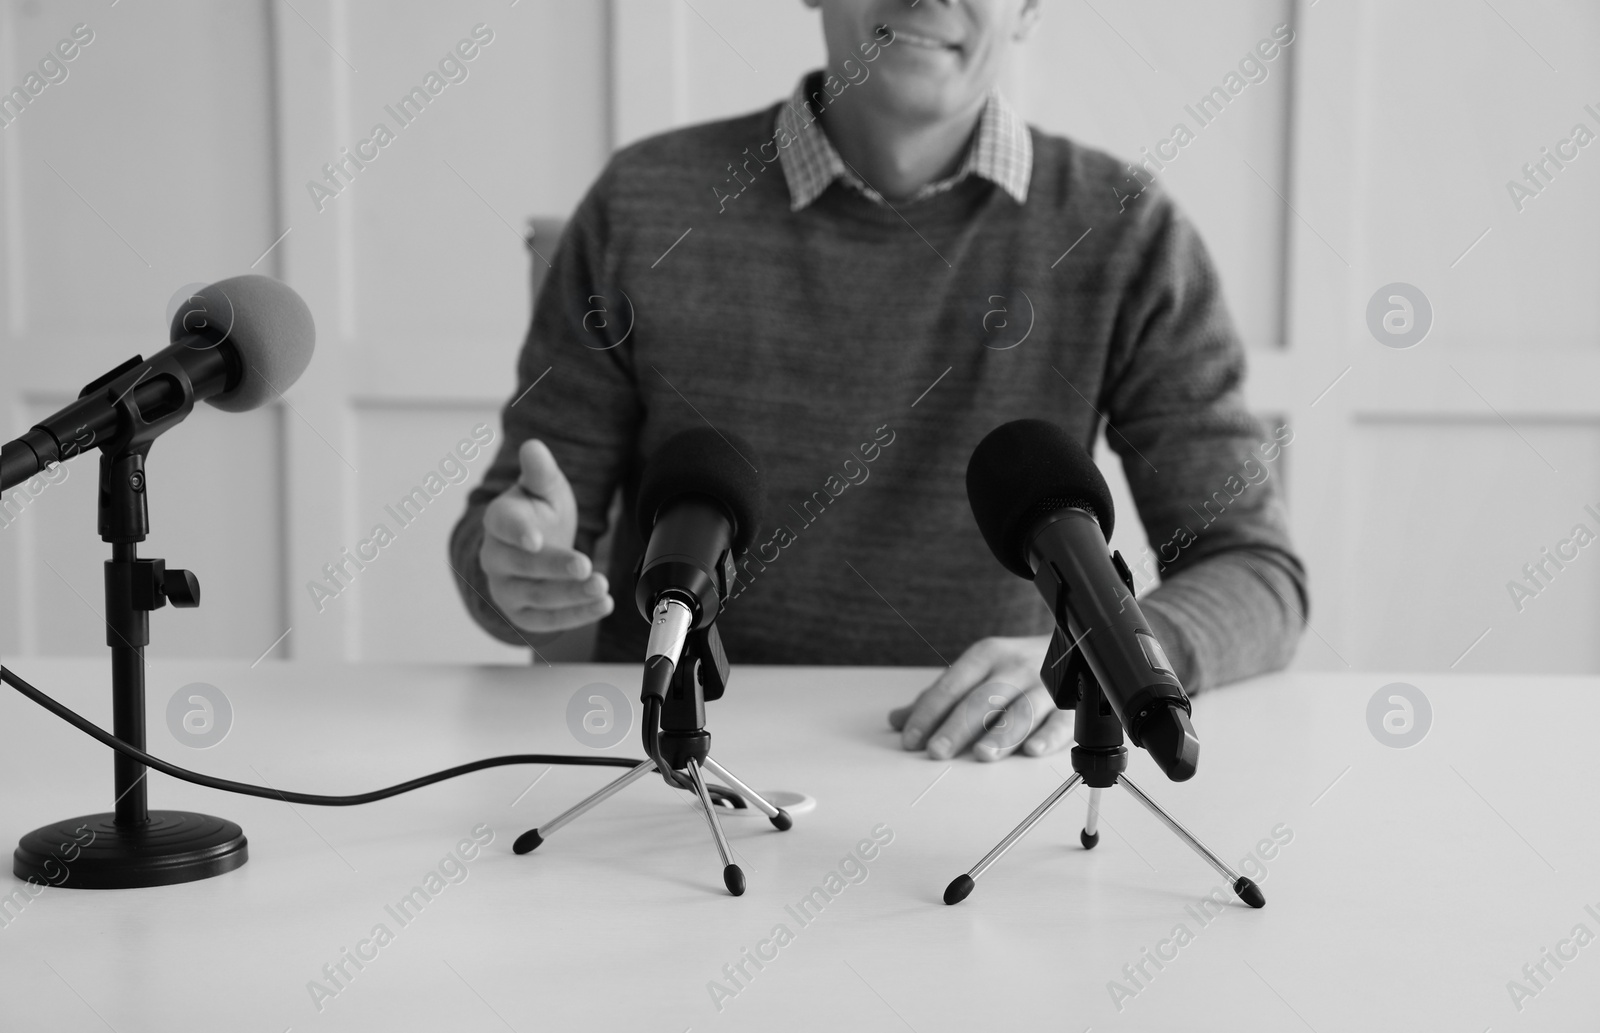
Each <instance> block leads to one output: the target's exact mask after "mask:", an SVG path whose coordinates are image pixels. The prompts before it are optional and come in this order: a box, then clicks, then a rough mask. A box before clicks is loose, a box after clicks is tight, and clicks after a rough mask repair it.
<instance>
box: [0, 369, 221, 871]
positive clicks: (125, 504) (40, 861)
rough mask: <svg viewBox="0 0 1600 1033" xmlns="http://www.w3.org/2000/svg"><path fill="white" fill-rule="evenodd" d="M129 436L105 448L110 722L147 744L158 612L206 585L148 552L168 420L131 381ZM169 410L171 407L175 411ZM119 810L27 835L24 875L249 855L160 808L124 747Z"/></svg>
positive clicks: (126, 394) (18, 867) (162, 866)
mask: <svg viewBox="0 0 1600 1033" xmlns="http://www.w3.org/2000/svg"><path fill="white" fill-rule="evenodd" d="M122 396H123V402H122V404H123V405H124V406H127V407H129V408H128V409H127V412H126V413H125V419H124V421H123V426H124V433H125V434H126V435H127V437H126V439H125V440H123V441H121V442H119V443H118V444H117V446H116V447H112V446H111V445H107V447H106V448H105V450H104V452H103V453H102V454H101V456H100V501H99V527H100V537H101V539H102V540H103V541H106V542H109V543H111V559H110V560H109V561H107V563H106V565H105V599H106V617H105V624H106V644H107V645H108V646H110V647H111V720H112V731H113V733H114V734H115V735H116V737H117V738H118V739H121V740H122V741H123V742H126V743H129V744H131V745H133V746H136V747H138V748H139V749H141V750H143V749H144V748H145V734H144V732H145V700H144V647H145V646H147V645H149V644H150V611H151V610H155V609H159V608H160V607H162V606H165V605H166V604H167V603H169V602H170V603H171V604H172V605H173V606H178V607H191V606H198V605H200V583H199V581H197V580H196V579H195V576H194V575H193V574H191V573H189V572H188V571H186V570H177V569H174V568H170V567H168V566H167V565H166V562H165V561H164V560H159V559H148V558H141V557H140V556H139V551H138V550H139V545H138V543H140V542H142V541H144V540H145V538H146V537H147V536H148V534H149V530H150V519H149V506H148V502H147V500H148V497H149V491H148V487H149V486H148V484H147V482H146V478H145V469H144V459H145V454H146V453H147V452H149V450H150V439H151V438H152V437H153V436H154V435H155V434H156V433H159V430H158V429H156V428H158V427H159V426H160V420H159V419H157V420H156V421H155V422H151V421H150V420H146V419H145V416H144V414H141V413H140V412H139V411H138V406H137V404H136V402H135V400H134V398H133V395H132V386H131V385H130V386H129V387H128V389H127V390H125V391H123V392H122ZM168 415H169V416H170V414H168ZM112 763H113V765H114V766H113V768H112V772H113V778H114V784H115V788H116V794H117V795H116V798H115V800H114V801H113V803H112V812H108V813H104V814H90V815H85V816H83V817H79V818H69V819H68V820H66V821H58V822H54V823H52V824H50V825H46V826H44V827H43V828H37V829H34V830H33V831H32V832H30V833H28V834H27V835H25V836H23V837H22V841H21V842H20V843H19V844H18V845H17V849H16V852H15V853H14V854H13V855H12V862H11V871H12V873H13V874H14V875H16V877H17V878H19V879H25V880H32V881H34V882H42V883H44V884H45V885H50V886H65V887H68V888H71V889H130V888H132V887H136V886H169V885H172V884H174V883H179V882H193V881H194V880H196V879H209V878H211V877H212V876H214V875H221V874H223V873H224V872H231V871H233V870H234V869H235V868H237V867H239V866H240V865H242V864H244V863H245V861H246V860H248V859H249V856H250V854H249V844H248V843H247V841H246V840H245V836H244V831H243V830H242V829H240V828H239V826H238V825H236V824H234V823H233V822H231V821H226V820H224V819H222V818H213V817H211V816H210V815H207V814H195V813H193V812H191V811H152V810H150V808H149V797H148V793H147V791H146V789H147V785H148V783H147V782H146V780H145V774H146V768H145V766H144V765H143V764H141V763H139V762H138V761H135V760H130V759H129V758H127V757H124V756H123V755H122V754H120V753H118V754H117V755H116V756H115V758H114V759H113V761H112Z"/></svg>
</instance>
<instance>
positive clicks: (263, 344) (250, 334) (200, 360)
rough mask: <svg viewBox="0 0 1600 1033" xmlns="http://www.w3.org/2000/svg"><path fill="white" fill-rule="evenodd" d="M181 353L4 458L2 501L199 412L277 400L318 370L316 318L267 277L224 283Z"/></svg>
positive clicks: (184, 337) (177, 346) (179, 347)
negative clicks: (80, 460)
mask: <svg viewBox="0 0 1600 1033" xmlns="http://www.w3.org/2000/svg"><path fill="white" fill-rule="evenodd" d="M170 339H171V341H172V343H171V345H170V346H168V347H167V348H165V349H163V350H162V351H160V352H157V353H156V354H155V355H152V356H151V357H150V358H149V359H144V358H141V357H140V356H138V355H135V356H134V357H133V358H131V359H129V360H128V361H127V362H124V363H123V364H122V365H120V366H118V367H116V368H115V369H113V370H111V371H110V372H108V373H106V374H105V375H104V376H102V377H100V378H99V379H97V380H95V381H93V382H92V383H90V384H89V385H88V386H87V387H85V388H84V389H83V391H82V392H81V393H80V394H79V396H78V399H77V401H75V402H73V403H72V404H70V405H68V406H66V407H65V408H64V409H62V410H61V411H60V412H57V413H56V414H55V415H53V416H51V417H49V418H48V419H46V420H44V421H42V422H40V423H38V424H35V425H34V427H33V428H32V429H31V430H29V431H28V432H27V433H26V434H24V435H22V437H20V438H17V439H15V440H13V441H9V442H7V443H6V444H5V445H4V447H3V448H0V491H5V490H6V489H9V488H11V487H12V486H14V485H16V484H20V483H21V482H23V481H25V480H27V479H28V478H30V477H32V476H34V475H35V474H37V473H39V472H40V471H41V470H44V469H46V468H47V467H49V466H51V465H53V464H55V463H58V462H62V461H65V460H67V459H70V458H72V457H73V456H76V455H79V454H80V453H82V452H85V451H87V450H89V449H91V448H100V449H106V450H107V451H108V453H109V452H110V451H113V450H116V449H121V448H126V447H128V446H129V445H133V444H137V443H139V442H142V441H148V440H151V439H153V438H155V437H156V436H158V435H159V434H161V433H162V432H164V431H166V430H168V429H169V428H171V427H172V426H174V425H176V424H177V423H179V422H181V421H182V420H183V419H184V418H185V417H186V416H188V415H189V413H190V412H191V411H192V410H193V409H194V405H195V403H196V402H201V401H205V402H209V403H211V404H212V405H214V406H216V407H217V408H218V409H222V410H223V411H225V412H244V411H245V410H247V409H254V408H256V407H257V406H260V405H263V404H264V403H266V402H268V401H270V400H271V399H273V398H276V397H277V396H278V395H279V394H280V393H281V392H283V391H285V390H287V389H288V387H289V385H290V384H293V383H294V382H295V380H297V379H298V378H299V376H300V374H301V373H303V372H304V371H305V368H306V366H307V364H309V363H310V361H311V353H312V350H313V348H314V346H315V344H316V328H315V326H314V325H313V323H312V320H311V310H310V309H308V308H307V307H306V303H305V302H304V301H302V300H301V299H300V295H298V294H296V293H295V292H294V291H293V290H292V289H291V288H290V287H288V286H287V285H286V284H283V283H280V282H279V281H277V280H273V279H270V278H269V277H265V276H235V277H233V278H231V279H227V280H219V281H217V282H216V283H213V284H211V285H210V286H208V287H205V288H202V289H201V290H200V291H198V292H197V293H195V294H193V295H191V296H190V297H189V298H188V299H187V300H186V301H185V303H184V304H183V305H182V306H181V307H180V308H179V309H178V311H177V313H176V314H175V315H174V316H173V320H172V328H171V338H170Z"/></svg>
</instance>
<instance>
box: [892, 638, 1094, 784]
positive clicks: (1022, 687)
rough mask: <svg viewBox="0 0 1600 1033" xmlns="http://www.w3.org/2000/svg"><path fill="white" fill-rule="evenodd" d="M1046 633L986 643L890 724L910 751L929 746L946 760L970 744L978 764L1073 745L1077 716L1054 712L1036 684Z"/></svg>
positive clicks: (974, 646) (936, 757) (981, 642)
mask: <svg viewBox="0 0 1600 1033" xmlns="http://www.w3.org/2000/svg"><path fill="white" fill-rule="evenodd" d="M1049 647H1050V636H1049V635H1038V636H1035V637H1031V638H986V639H980V640H979V641H977V642H974V643H973V644H972V645H971V646H970V647H969V648H968V649H967V651H966V652H965V653H962V654H961V656H960V657H959V658H958V659H957V660H956V662H955V663H953V664H951V665H950V668H949V669H948V670H947V671H945V672H944V673H943V674H941V675H939V677H938V678H937V679H935V680H934V683H933V684H932V685H930V686H928V687H927V688H926V689H923V690H922V692H921V693H920V694H919V695H918V696H917V698H916V699H915V700H913V701H912V702H911V704H910V705H909V706H904V707H896V708H895V709H893V710H891V711H889V726H890V727H891V728H893V729H894V730H895V731H897V732H899V733H900V743H901V745H902V746H904V747H905V748H906V749H908V750H920V749H923V748H924V747H926V748H927V751H928V756H929V757H931V758H933V759H934V760H946V759H948V758H950V757H953V756H955V755H956V754H957V753H960V752H961V751H962V750H964V749H966V748H967V747H968V746H971V747H972V754H973V756H975V757H977V758H978V759H979V760H999V759H1000V758H1001V757H1008V756H1010V755H1011V754H1012V753H1015V752H1016V751H1017V750H1018V749H1019V748H1020V749H1021V750H1022V752H1023V753H1025V754H1027V755H1028V756H1030V757H1038V756H1043V755H1044V754H1046V753H1054V752H1056V751H1057V750H1059V749H1061V748H1062V747H1064V746H1066V745H1067V744H1069V743H1070V742H1072V712H1071V711H1069V710H1057V709H1056V705H1055V701H1054V700H1052V699H1051V698H1050V693H1049V692H1048V691H1047V690H1046V689H1045V687H1044V683H1043V682H1041V681H1040V680H1039V665H1040V664H1042V663H1043V662H1044V655H1045V651H1046V650H1047V649H1049Z"/></svg>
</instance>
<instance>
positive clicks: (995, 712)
mask: <svg viewBox="0 0 1600 1033" xmlns="http://www.w3.org/2000/svg"><path fill="white" fill-rule="evenodd" d="M1022 695H1024V692H1023V690H1022V688H1021V687H1020V686H1018V685H1014V684H1010V683H1007V682H1003V681H994V680H989V681H985V682H983V684H981V685H978V686H975V687H974V688H972V689H971V690H970V691H969V692H968V693H967V694H966V695H965V696H964V697H963V698H962V699H961V701H960V702H959V703H957V704H956V706H955V707H954V709H952V710H951V711H950V715H949V716H948V717H946V718H945V719H944V723H943V724H941V725H939V729H938V731H936V732H934V733H933V736H932V738H930V739H929V740H928V756H929V757H932V758H933V759H934V760H947V759H949V758H950V757H953V756H955V755H956V754H958V753H960V752H961V751H962V750H964V749H966V748H967V747H968V746H970V745H972V744H973V743H975V742H977V741H978V740H979V739H980V738H982V737H983V736H984V734H985V733H986V732H988V731H989V730H990V729H991V728H994V727H996V726H1002V727H1003V726H1006V725H1008V724H1014V723H1015V721H1017V720H1020V719H1021V718H1020V717H1016V718H1011V717H1008V716H1007V711H1008V708H1009V707H1010V706H1011V702H1012V700H1015V699H1016V698H1017V697H1019V696H1022ZM1024 734H1026V733H1024Z"/></svg>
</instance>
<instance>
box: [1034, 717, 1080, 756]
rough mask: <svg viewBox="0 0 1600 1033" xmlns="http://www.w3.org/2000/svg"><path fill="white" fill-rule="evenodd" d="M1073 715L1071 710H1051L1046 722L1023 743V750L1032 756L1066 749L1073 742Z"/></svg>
mask: <svg viewBox="0 0 1600 1033" xmlns="http://www.w3.org/2000/svg"><path fill="white" fill-rule="evenodd" d="M1072 716H1073V712H1072V711H1070V710H1051V712H1050V715H1049V716H1048V717H1046V718H1045V719H1044V723H1043V724H1041V725H1040V726H1039V727H1038V728H1036V729H1034V732H1033V734H1032V735H1030V736H1028V740H1027V742H1024V743H1023V744H1022V752H1023V753H1026V754H1027V755H1028V756H1030V757H1043V756H1045V755H1046V754H1050V753H1057V752H1059V751H1061V750H1062V749H1064V748H1065V747H1066V746H1067V745H1069V744H1070V743H1071V742H1072Z"/></svg>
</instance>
